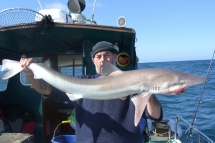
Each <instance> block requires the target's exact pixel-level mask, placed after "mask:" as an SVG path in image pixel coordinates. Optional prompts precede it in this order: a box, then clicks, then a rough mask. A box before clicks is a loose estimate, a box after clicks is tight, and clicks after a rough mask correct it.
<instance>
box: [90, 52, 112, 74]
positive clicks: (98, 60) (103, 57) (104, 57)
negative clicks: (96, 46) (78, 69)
mask: <svg viewBox="0 0 215 143" xmlns="http://www.w3.org/2000/svg"><path fill="white" fill-rule="evenodd" d="M92 61H93V63H94V64H95V67H96V72H97V73H101V69H102V65H103V63H104V61H106V62H109V63H111V64H114V65H115V64H116V54H113V53H111V52H110V51H101V52H98V53H96V54H95V56H94V58H92Z"/></svg>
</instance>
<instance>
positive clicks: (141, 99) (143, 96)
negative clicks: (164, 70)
mask: <svg viewBox="0 0 215 143" xmlns="http://www.w3.org/2000/svg"><path fill="white" fill-rule="evenodd" d="M151 95H152V93H149V92H141V93H139V94H137V95H136V96H134V97H133V98H132V99H131V100H132V102H133V103H134V106H135V114H134V125H135V126H137V125H138V123H139V122H140V118H141V117H142V115H143V111H144V110H145V107H146V104H147V102H148V100H149V98H150V97H151Z"/></svg>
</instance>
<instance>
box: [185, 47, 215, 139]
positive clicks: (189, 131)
mask: <svg viewBox="0 0 215 143" xmlns="http://www.w3.org/2000/svg"><path fill="white" fill-rule="evenodd" d="M214 53H215V50H214V52H213V55H212V58H211V61H210V65H209V67H208V71H207V75H206V80H205V82H204V85H203V88H202V92H201V94H200V98H199V102H198V104H197V108H196V111H195V114H194V117H193V121H192V124H191V126H190V127H189V128H188V129H187V131H188V135H187V139H186V143H187V142H188V140H189V137H190V136H191V132H192V129H193V128H194V127H193V125H194V123H195V120H196V115H197V111H198V109H199V105H200V103H201V100H202V95H203V92H204V89H205V85H206V81H207V79H208V75H209V74H210V69H211V65H212V62H213V58H214ZM187 131H186V132H187Z"/></svg>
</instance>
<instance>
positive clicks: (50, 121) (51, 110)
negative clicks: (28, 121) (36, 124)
mask: <svg viewBox="0 0 215 143" xmlns="http://www.w3.org/2000/svg"><path fill="white" fill-rule="evenodd" d="M47 59H49V60H50V61H51V67H52V69H54V70H57V67H58V65H57V64H58V56H57V55H55V54H48V53H43V55H42V60H43V62H44V61H45V60H47ZM42 111H43V138H44V140H45V142H46V143H49V142H51V139H52V138H53V134H54V130H55V128H56V127H57V125H58V124H59V123H60V122H59V121H58V105H57V103H56V102H55V101H53V100H51V99H43V101H42ZM57 132H58V131H56V133H57Z"/></svg>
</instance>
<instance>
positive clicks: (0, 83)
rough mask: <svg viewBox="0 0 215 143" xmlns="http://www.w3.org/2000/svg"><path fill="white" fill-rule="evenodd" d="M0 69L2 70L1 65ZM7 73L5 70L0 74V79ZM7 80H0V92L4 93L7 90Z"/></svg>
mask: <svg viewBox="0 0 215 143" xmlns="http://www.w3.org/2000/svg"><path fill="white" fill-rule="evenodd" d="M0 68H2V65H0ZM7 71H8V69H5V70H4V71H2V72H0V75H1V77H2V76H3V75H4V74H5V73H6V72H7ZM7 84H8V79H6V80H2V78H1V79H0V91H5V90H6V89H7Z"/></svg>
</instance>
